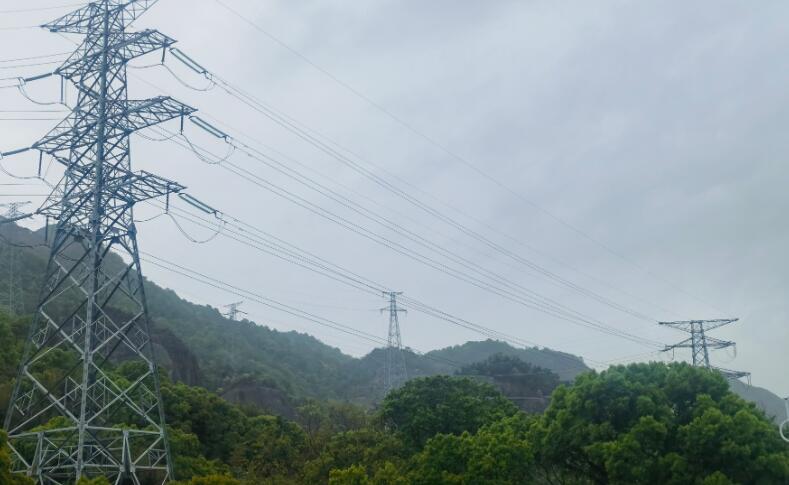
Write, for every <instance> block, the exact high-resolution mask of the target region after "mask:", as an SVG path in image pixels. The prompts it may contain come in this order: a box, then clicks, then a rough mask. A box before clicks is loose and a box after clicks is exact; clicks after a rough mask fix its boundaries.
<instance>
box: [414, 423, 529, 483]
mask: <svg viewBox="0 0 789 485" xmlns="http://www.w3.org/2000/svg"><path fill="white" fill-rule="evenodd" d="M530 426H531V422H530V419H529V418H527V417H526V416H525V415H523V414H516V415H514V416H512V417H508V418H504V419H502V420H501V421H499V422H496V423H493V424H490V425H488V426H485V427H483V428H481V429H480V430H479V431H478V432H477V433H476V434H471V433H468V432H465V433H463V434H462V435H460V436H456V435H437V436H436V437H434V438H432V439H431V440H429V441H428V442H427V444H426V445H425V447H424V449H423V450H422V451H421V452H420V453H419V454H418V455H417V456H416V457H414V460H413V462H414V464H413V467H412V470H411V472H410V474H409V478H410V481H409V483H413V484H414V485H440V484H447V485H449V484H490V485H519V484H522V483H527V482H528V481H529V479H530V477H531V476H532V475H533V470H534V464H533V463H534V457H533V450H532V447H531V445H530V444H529V442H528V440H527V436H528V433H529V429H530Z"/></svg>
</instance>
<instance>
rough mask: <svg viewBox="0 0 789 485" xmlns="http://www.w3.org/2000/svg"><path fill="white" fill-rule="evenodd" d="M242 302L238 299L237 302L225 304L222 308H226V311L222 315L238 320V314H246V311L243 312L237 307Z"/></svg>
mask: <svg viewBox="0 0 789 485" xmlns="http://www.w3.org/2000/svg"><path fill="white" fill-rule="evenodd" d="M243 304H244V302H243V301H239V302H236V303H231V304H229V305H225V306H224V308H227V311H226V312H225V313H223V314H222V316H225V317H227V318H229V319H230V320H233V321H234V322H235V321H238V316H239V315H246V314H247V312H245V311H243V310H239V308H240V307H241V305H243Z"/></svg>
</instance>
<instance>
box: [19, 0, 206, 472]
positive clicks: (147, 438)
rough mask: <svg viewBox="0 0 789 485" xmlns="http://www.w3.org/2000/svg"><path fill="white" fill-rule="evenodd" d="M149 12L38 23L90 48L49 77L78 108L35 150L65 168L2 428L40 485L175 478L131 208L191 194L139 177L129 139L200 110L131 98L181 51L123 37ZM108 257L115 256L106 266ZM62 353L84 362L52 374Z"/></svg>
mask: <svg viewBox="0 0 789 485" xmlns="http://www.w3.org/2000/svg"><path fill="white" fill-rule="evenodd" d="M154 3H156V0H94V1H93V2H91V3H90V4H88V5H86V6H84V7H82V8H80V9H78V10H76V11H74V12H72V13H69V14H67V15H65V16H63V17H61V18H60V19H58V20H55V21H53V22H51V23H49V24H46V25H44V26H43V27H44V28H45V29H47V30H49V31H51V32H54V33H58V34H79V35H81V36H84V39H83V40H82V42H81V44H80V45H79V47H78V48H77V50H76V51H75V52H74V53H73V54H72V55H71V56H70V57H69V58H68V59H67V60H66V61H65V63H64V64H63V65H62V66H61V67H59V68H58V69H56V70H55V72H54V74H55V75H58V76H60V77H61V78H63V79H64V80H65V81H69V82H71V83H73V84H74V85H75V86H76V89H77V93H78V95H77V102H76V105H75V107H74V108H73V111H72V112H71V113H70V114H69V115H68V117H67V118H66V119H65V120H64V121H63V122H61V123H60V124H59V125H58V126H56V127H55V128H54V129H53V130H52V131H51V132H50V133H49V134H47V135H46V136H45V137H44V138H43V139H41V140H40V141H39V142H37V143H35V144H34V145H33V146H32V147H30V148H28V149H26V150H31V149H32V150H37V151H39V152H40V153H41V156H42V157H43V156H44V155H48V156H51V157H52V158H53V159H54V160H56V161H57V162H58V163H60V164H62V165H64V166H65V173H64V176H63V178H62V180H61V181H60V182H59V184H58V185H57V186H56V187H55V188H54V189H53V191H52V193H51V194H50V196H49V197H48V199H47V201H46V202H45V203H44V204H43V205H42V208H41V209H39V210H38V211H37V213H38V214H42V215H45V216H47V217H49V218H52V219H54V220H55V221H56V230H55V235H54V238H53V239H52V242H51V248H50V256H49V263H48V266H47V270H46V274H45V277H44V283H43V285H42V290H41V295H40V299H39V301H38V305H37V313H36V318H35V319H34V322H33V324H32V326H31V330H30V334H29V339H28V342H27V345H26V349H25V352H24V356H23V360H22V363H21V365H20V368H19V374H18V378H17V380H16V384H15V387H14V391H13V395H12V398H11V402H10V406H9V409H8V413H7V415H6V419H5V428H6V430H8V434H9V443H10V445H11V451H12V458H13V465H12V466H13V471H14V472H15V473H20V474H26V475H28V476H30V477H32V478H33V479H34V480H35V482H36V483H37V484H41V485H44V484H46V485H55V484H67V483H74V482H75V481H77V480H79V479H80V478H82V477H87V478H94V477H102V476H103V477H107V478H108V479H109V480H110V482H111V483H114V484H116V485H118V484H121V483H127V482H131V483H134V484H137V485H139V484H140V483H164V482H166V481H168V480H169V479H170V478H171V477H172V458H171V456H170V451H169V445H168V441H167V433H166V429H165V418H164V411H163V405H162V399H161V393H160V390H159V374H158V370H157V366H156V363H155V361H154V358H153V348H152V343H151V337H150V331H149V321H148V310H147V304H146V298H145V291H144V287H143V277H142V271H141V268H140V258H139V252H138V246H137V229H136V227H135V224H134V218H133V207H134V205H135V204H136V203H138V202H140V201H145V200H149V199H153V198H159V197H168V198H169V194H172V193H176V192H180V191H181V190H183V189H184V187H183V186H181V185H179V184H177V183H175V182H173V181H170V180H167V179H164V178H162V177H159V176H156V175H153V174H150V173H147V172H133V171H132V168H131V157H130V136H131V134H132V133H134V132H135V131H138V130H141V129H144V128H147V127H150V126H153V125H156V124H159V123H162V122H165V121H168V120H171V119H177V118H181V120H182V122H183V118H184V116H187V115H189V114H191V113H192V112H194V110H193V109H192V108H190V107H188V106H186V105H184V104H181V103H179V102H177V101H175V100H173V99H171V98H169V97H156V98H152V99H145V100H130V99H128V96H127V73H126V69H127V63H128V62H129V61H130V60H132V59H135V58H137V57H140V56H142V55H145V54H148V53H151V52H154V51H158V50H161V51H162V52H164V51H165V49H167V48H168V47H170V46H171V45H172V44H174V43H175V41H174V40H173V39H171V38H169V37H167V36H165V35H163V34H161V33H160V32H158V31H155V30H144V31H141V32H129V31H127V28H128V27H129V26H130V24H131V23H132V22H133V21H135V20H136V19H137V18H138V17H139V16H140V15H142V14H143V13H145V11H146V10H148V9H149V8H150V7H151V6H153V4H154ZM23 151H25V149H23V150H16V151H14V152H8V153H5V154H3V155H4V156H8V155H13V154H15V153H21V152H23ZM113 252H114V253H116V254H117V255H119V256H120V259H118V258H115V259H114V260H112V261H110V259H109V257H108V256H109V255H110V254H111V253H113ZM53 354H55V355H59V354H60V355H63V354H65V355H67V356H70V357H69V359H67V360H72V361H73V362H74V363H75V364H69V365H68V366H66V367H65V368H51V367H50V366H51V365H52V364H48V362H52V361H53V359H51V356H52V355H53ZM60 360H61V361H62V360H63V359H62V358H61V359H60ZM53 375H56V376H61V377H60V378H58V379H52V377H51V376H53Z"/></svg>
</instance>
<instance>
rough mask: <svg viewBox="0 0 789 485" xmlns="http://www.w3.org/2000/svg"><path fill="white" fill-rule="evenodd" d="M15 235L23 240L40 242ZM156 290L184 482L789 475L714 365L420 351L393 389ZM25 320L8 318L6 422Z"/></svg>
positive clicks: (335, 484)
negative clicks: (595, 368)
mask: <svg viewBox="0 0 789 485" xmlns="http://www.w3.org/2000/svg"><path fill="white" fill-rule="evenodd" d="M6 227H7V226H6ZM0 230H6V229H0ZM14 230H15V231H16V233H15V237H17V238H18V240H19V241H23V242H27V243H30V242H32V241H34V240H35V237H36V236H35V235H33V234H29V233H25V232H24V230H21V229H18V228H17V229H14ZM1 246H2V245H0V249H2V247H1ZM19 250H20V253H21V257H22V258H23V261H24V262H23V264H22V266H23V268H24V269H23V270H22V274H24V275H25V277H26V278H30V279H33V278H36V277H37V276H36V272H37V271H38V270H39V269H40V268H38V266H40V265H41V264H43V263H42V261H43V260H44V259H43V258H44V256H42V254H41V251H40V250H39V249H33V248H31V249H19ZM31 268H32V269H31ZM26 271H29V274H26V273H25V272H26ZM36 284H37V283H35V284H34V283H31V282H29V281H28V282H26V283H25V288H27V287H28V286H29V287H30V288H33V287H35V286H36ZM148 288H149V290H148V291H149V295H150V297H151V308H152V313H153V315H154V319H155V320H154V330H153V331H154V339H155V340H156V341H157V342H158V345H159V348H157V352H158V353H159V354H160V355H162V356H163V358H164V359H163V360H164V362H163V364H164V365H163V368H164V370H163V373H166V374H167V375H163V376H162V393H163V399H164V403H165V409H166V414H167V419H168V431H169V437H170V441H171V448H172V451H173V455H174V467H175V471H176V476H175V479H176V480H177V481H176V482H174V483H175V485H261V484H262V485H301V484H304V485H322V484H323V485H328V484H331V485H407V484H408V485H410V484H415V485H428V484H429V485H443V484H446V485H450V484H451V485H488V484H489V485H516V484H518V485H520V484H562V485H563V484H573V485H585V484H590V485H596V484H622V485H624V484H645V485H652V484H654V485H658V484H676V485H679V484H683V485H684V484H691V485H724V484H735V483H748V484H750V483H754V484H766V485H771V484H776V485H779V484H786V483H787V477H789V445H787V444H786V443H784V442H783V441H781V440H780V438H779V437H778V434H777V430H776V428H775V426H774V424H772V423H771V422H770V421H769V420H768V418H767V417H766V416H765V415H764V414H763V413H762V412H760V411H758V410H757V409H756V408H755V407H754V405H752V404H749V403H746V402H745V401H743V400H742V399H740V398H739V397H737V396H735V395H734V394H732V392H731V391H730V390H729V386H728V384H727V382H726V381H725V380H724V379H723V378H722V377H720V376H719V375H718V374H716V373H713V372H709V371H705V370H700V369H695V368H692V367H690V366H687V365H683V364H672V365H663V364H656V363H653V364H635V365H630V366H618V367H612V368H610V369H608V370H606V371H605V372H600V373H596V372H583V373H582V371H584V369H585V367H584V366H583V363H582V362H581V361H580V360H579V359H577V358H575V357H572V356H567V355H566V354H561V353H558V352H553V351H549V350H541V349H515V348H513V347H511V346H509V345H507V344H503V343H501V342H494V341H486V342H473V343H467V344H464V345H462V346H457V347H451V348H448V349H443V350H440V351H435V352H431V353H430V354H428V357H425V356H419V355H416V354H413V353H408V354H407V360H408V366H409V370H410V371H411V372H412V374H411V375H412V377H414V378H413V379H412V380H410V381H409V382H407V383H406V384H405V385H404V386H403V387H402V388H400V389H398V390H396V391H394V392H392V393H390V394H389V395H388V396H385V397H383V396H380V395H377V394H376V389H378V388H380V375H377V374H376V369H378V368H380V366H379V365H378V364H377V362H378V361H379V360H380V359H381V358H382V357H383V356H382V355H381V351H380V350H379V351H374V352H372V353H371V354H370V355H368V356H366V357H365V358H363V359H353V358H351V357H348V356H345V355H343V354H342V353H341V352H340V351H339V350H337V349H333V348H331V347H328V346H326V345H323V344H322V343H320V342H319V341H317V340H315V339H314V338H312V337H309V336H306V335H301V334H297V333H283V332H277V331H274V330H271V329H268V328H266V327H261V326H257V325H255V324H253V323H252V322H229V321H227V320H225V319H224V318H223V317H222V316H221V315H220V314H219V312H218V311H217V310H216V309H214V308H210V307H201V306H198V305H194V304H192V303H189V302H186V301H184V300H181V299H180V298H178V296H177V295H176V294H175V293H174V292H172V291H170V290H165V289H161V288H159V287H157V286H156V285H154V284H152V283H149V284H148ZM31 291H32V290H31ZM25 292H26V296H25V299H24V301H25V302H29V301H32V300H31V298H32V297H30V296H29V295H28V294H27V292H28V290H27V289H26V290H25ZM0 293H2V288H1V287H0ZM27 304H28V303H26V305H27ZM28 308H29V307H28ZM29 322H30V318H29V317H25V316H10V315H8V314H7V313H6V312H3V311H0V414H2V413H3V412H4V411H5V409H6V406H7V401H8V397H9V394H10V391H11V388H12V383H13V378H14V375H15V372H16V366H17V364H18V362H19V359H20V357H21V354H22V347H23V343H24V339H25V338H26V335H27V328H28V326H29ZM217 342H220V343H221V345H217ZM198 354H199V355H201V359H200V361H199V362H198V360H197V358H196V357H195V355H198ZM48 358H49V359H50V360H49V361H48V362H47V363H46V369H34V371H35V372H39V373H41V374H42V375H44V376H45V377H46V378H49V379H53V380H56V379H58V378H59V377H60V376H61V375H62V374H61V373H62V372H63V370H64V369H67V368H70V367H72V366H73V364H74V358H75V357H74V355H73V354H70V353H67V352H52V353H51V354H50V356H49V357H48ZM447 360H451V361H454V362H460V363H461V364H463V367H462V368H461V369H456V368H454V367H450V366H448V365H446V364H444V362H446V361H447ZM130 370H132V369H131V366H130V365H129V364H122V363H118V365H117V366H116V367H114V368H113V370H112V372H113V373H114V374H115V376H116V377H117V378H119V379H123V378H124V377H123V376H124V375H128V374H127V373H128V372H129V371H130ZM579 373H580V375H579ZM571 381H572V382H571ZM50 425H52V426H55V425H57V423H55V422H52V423H50ZM10 463H11V455H10V450H9V448H8V446H7V442H6V437H5V435H3V434H1V433H0V485H29V484H31V483H32V482H31V481H30V480H29V479H27V478H25V477H16V476H11V475H10V474H9V472H8V470H9V466H10ZM81 483H82V484H83V485H87V484H101V483H104V482H103V481H102V480H101V479H98V480H94V481H87V480H85V481H83V482H81Z"/></svg>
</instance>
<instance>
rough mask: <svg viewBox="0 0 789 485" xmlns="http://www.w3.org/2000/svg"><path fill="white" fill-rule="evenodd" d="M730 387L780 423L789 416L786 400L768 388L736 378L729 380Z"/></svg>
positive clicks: (775, 421)
mask: <svg viewBox="0 0 789 485" xmlns="http://www.w3.org/2000/svg"><path fill="white" fill-rule="evenodd" d="M729 387H730V388H731V390H732V391H734V393H735V394H738V395H739V396H740V397H741V398H743V399H745V400H746V401H751V402H752V403H754V404H756V407H757V408H759V409H761V410H762V411H764V414H766V415H767V417H769V418H770V419H772V420H773V422H774V423H776V424H780V423H781V422H782V421H783V420H785V419H786V418H787V417H788V416H787V415H786V404H785V401H784V400H783V399H781V398H780V397H778V396H776V395H775V394H773V393H772V392H770V391H768V390H767V389H764V388H761V387H756V386H749V385H747V384H744V383H742V382H740V381H736V380H735V381H729Z"/></svg>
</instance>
